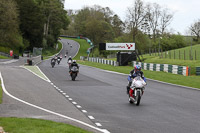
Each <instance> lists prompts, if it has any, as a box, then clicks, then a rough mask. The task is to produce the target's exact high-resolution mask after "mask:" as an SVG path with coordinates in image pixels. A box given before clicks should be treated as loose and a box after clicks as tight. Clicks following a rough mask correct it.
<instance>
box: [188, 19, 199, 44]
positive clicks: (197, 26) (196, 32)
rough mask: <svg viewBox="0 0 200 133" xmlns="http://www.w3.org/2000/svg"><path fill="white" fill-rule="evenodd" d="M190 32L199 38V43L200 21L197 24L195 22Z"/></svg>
mask: <svg viewBox="0 0 200 133" xmlns="http://www.w3.org/2000/svg"><path fill="white" fill-rule="evenodd" d="M189 30H190V32H191V34H192V35H194V36H196V37H197V39H196V40H197V42H198V41H199V37H200V19H199V20H198V21H196V22H194V23H193V24H192V25H191V26H190V27H189Z"/></svg>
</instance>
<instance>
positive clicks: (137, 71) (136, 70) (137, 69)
mask: <svg viewBox="0 0 200 133" xmlns="http://www.w3.org/2000/svg"><path fill="white" fill-rule="evenodd" d="M138 75H139V76H141V78H142V79H143V80H144V81H145V82H146V78H145V77H144V74H143V72H142V71H141V67H140V66H139V65H136V66H135V67H134V69H133V70H132V71H130V75H129V76H128V81H129V83H128V86H127V94H128V93H129V90H130V86H131V84H132V79H134V78H135V77H137V76H138Z"/></svg>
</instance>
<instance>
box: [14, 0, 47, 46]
mask: <svg viewBox="0 0 200 133" xmlns="http://www.w3.org/2000/svg"><path fill="white" fill-rule="evenodd" d="M16 1H17V4H18V8H19V12H20V16H19V18H20V30H21V32H22V35H23V38H24V39H25V40H27V41H28V42H29V43H30V49H32V48H33V47H42V40H43V23H44V16H43V15H42V12H41V9H40V8H39V7H38V6H37V4H36V3H35V2H34V1H33V0H16Z"/></svg>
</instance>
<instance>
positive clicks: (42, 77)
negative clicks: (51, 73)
mask: <svg viewBox="0 0 200 133" xmlns="http://www.w3.org/2000/svg"><path fill="white" fill-rule="evenodd" d="M20 67H22V68H24V69H26V70H28V71H29V72H31V73H32V74H34V75H36V76H38V77H39V78H41V79H43V80H44V81H47V82H50V80H49V81H48V80H46V79H44V78H43V77H41V76H39V75H37V74H36V73H34V72H33V71H31V70H30V69H28V68H26V67H24V66H20ZM52 85H53V84H52Z"/></svg>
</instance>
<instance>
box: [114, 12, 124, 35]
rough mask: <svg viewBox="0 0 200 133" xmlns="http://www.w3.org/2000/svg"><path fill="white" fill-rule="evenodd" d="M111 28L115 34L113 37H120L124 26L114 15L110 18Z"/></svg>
mask: <svg viewBox="0 0 200 133" xmlns="http://www.w3.org/2000/svg"><path fill="white" fill-rule="evenodd" d="M112 27H113V30H114V33H115V37H119V36H121V35H122V33H123V31H124V27H125V25H124V23H123V22H122V21H121V20H120V18H119V17H118V15H116V14H115V15H114V16H113V17H112Z"/></svg>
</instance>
